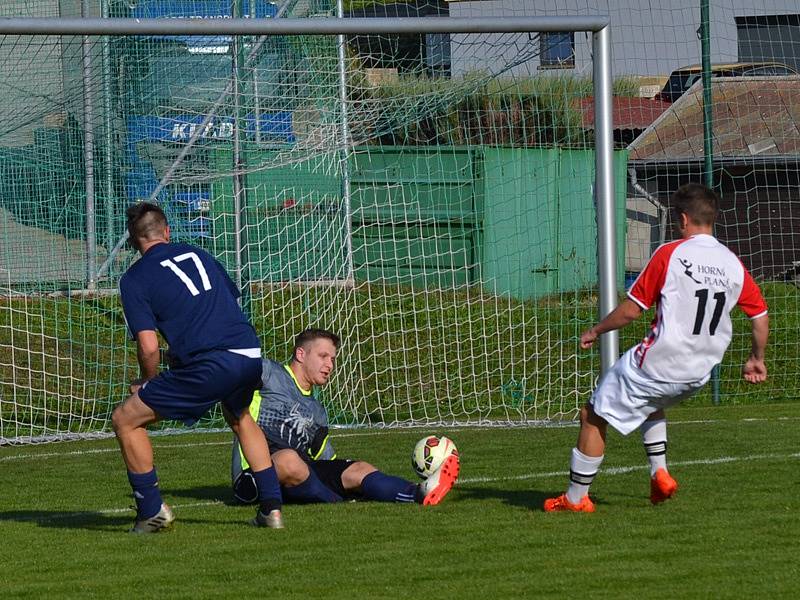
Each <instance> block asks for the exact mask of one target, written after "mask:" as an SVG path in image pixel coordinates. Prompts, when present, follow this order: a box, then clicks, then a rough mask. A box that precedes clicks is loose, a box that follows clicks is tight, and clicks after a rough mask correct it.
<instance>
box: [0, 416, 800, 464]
mask: <svg viewBox="0 0 800 600" xmlns="http://www.w3.org/2000/svg"><path fill="white" fill-rule="evenodd" d="M797 420H800V417H774V418H769V417H763V418H762V417H748V418H744V419H740V420H738V421H736V420H731V419H696V420H689V421H669V426H670V427H673V426H675V425H713V424H717V423H736V422H740V423H760V422H764V421H797ZM577 426H578V423H577V422H575V423H566V424H560V425H559V427H577ZM415 429H416V428H415ZM420 429H422V430H424V428H420ZM434 429H436V430H437V431H439V430H442V429H443V428H442V427H435V428H434ZM454 429H459V430H462V431H497V430H498V428H497V427H483V426H480V425H476V426H474V427H470V426H467V427H458V428H454ZM515 429H516V428H515ZM519 429H524V427H520V428H519ZM529 429H541V428H540V427H530V428H529ZM413 430H414V429H389V428H386V429H378V430H372V431H356V432H349V433H339V432H336V433H334V439H341V438H350V437H370V436H375V435H386V434H388V433H392V432H407V431H413ZM230 443H231V442H230V441H229V440H228V441H221V442H190V443H187V444H153V449H154V450H169V449H172V448H200V447H203V446H229V445H230ZM117 452H119V448H117V447H116V446H113V447H111V448H90V449H87V450H71V451H69V452H41V453H36V454H11V455H9V456H0V463H2V462H8V461H12V460H25V459H29V458H31V459H39V458H53V457H67V456H88V455H91V454H107V453H117Z"/></svg>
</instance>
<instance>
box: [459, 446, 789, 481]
mask: <svg viewBox="0 0 800 600" xmlns="http://www.w3.org/2000/svg"><path fill="white" fill-rule="evenodd" d="M787 458H800V452H795V453H793V454H751V455H749V456H720V457H719V458H703V459H698V460H680V461H670V462H669V466H670V467H690V466H695V465H720V464H726V463H734V462H747V461H757V460H784V459H787ZM649 470H650V465H647V464H643V465H634V466H630V467H608V468H603V467H602V466H601V467H600V471H599V473H598V475H599V476H601V477H603V476H606V475H624V474H626V473H633V472H634V471H649ZM568 475H569V471H549V472H543V473H526V474H524V475H509V476H502V477H470V478H467V479H459V480H458V485H463V484H465V483H492V482H495V481H521V480H526V479H547V478H549V477H566V476H568Z"/></svg>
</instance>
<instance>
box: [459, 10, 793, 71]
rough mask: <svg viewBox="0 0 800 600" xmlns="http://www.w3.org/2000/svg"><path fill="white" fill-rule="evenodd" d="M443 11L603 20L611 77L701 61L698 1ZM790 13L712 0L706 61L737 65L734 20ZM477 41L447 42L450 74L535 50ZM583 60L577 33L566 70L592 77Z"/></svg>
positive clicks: (494, 39)
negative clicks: (608, 42)
mask: <svg viewBox="0 0 800 600" xmlns="http://www.w3.org/2000/svg"><path fill="white" fill-rule="evenodd" d="M449 6H450V15H451V16H453V17H481V16H565V15H592V14H602V15H609V16H610V17H611V41H612V56H613V65H612V68H613V72H614V74H615V76H618V75H653V76H656V75H662V76H665V75H669V73H670V72H671V71H673V70H675V69H677V68H678V67H681V66H684V65H688V64H697V63H699V62H700V40H699V38H698V36H697V29H698V27H699V26H700V2H699V0H663V1H662V2H655V1H653V0H468V1H462V0H451V1H450V2H449ZM797 13H800V2H798V0H759V2H753V0H716V1H714V0H712V2H711V35H712V41H711V53H712V54H711V60H712V62H734V61H736V60H737V54H738V50H737V38H736V21H735V18H736V17H742V16H755V15H775V14H797ZM481 40H482V41H484V42H485V43H484V44H482V45H481V48H478V47H476V45H475V43H474V42H475V36H466V35H454V36H452V38H451V41H452V47H451V54H452V68H453V74H454V75H460V74H463V73H465V72H468V71H475V70H487V71H490V72H492V71H495V70H496V69H497V68H499V67H498V64H501V63H502V64H508V63H509V62H512V61H513V60H514V58H515V57H516V56H517V52H518V51H519V48H524V47H527V48H532V47H533V46H534V44H535V42H529V40H528V35H527V34H521V35H509V34H504V35H491V36H482V37H481ZM495 44H497V45H496V46H495ZM487 48H488V49H489V51H487ZM590 59H591V36H590V35H589V34H584V33H576V34H575V69H574V70H570V72H576V73H579V74H580V73H583V74H587V75H588V74H591V69H592V67H591V64H590ZM538 64H539V63H538V59H534V60H533V61H532V62H531V63H529V64H526V65H520V66H519V67H516V68H514V69H512V70H511V72H512V73H513V74H515V75H523V74H533V73H535V72H536V71H537V70H538Z"/></svg>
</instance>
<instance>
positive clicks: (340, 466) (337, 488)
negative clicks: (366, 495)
mask: <svg viewBox="0 0 800 600" xmlns="http://www.w3.org/2000/svg"><path fill="white" fill-rule="evenodd" d="M354 462H355V461H352V460H345V459H340V458H336V459H333V460H315V461H312V462H310V463H308V468H309V469H311V470H312V471H314V473H315V474H316V476H317V477H318V478H319V480H320V481H321V482H322V484H323V485H324V486H325V487H326V488H328V489H329V490H331V491H333V492H335V493H336V494H339V495H340V496H341V497H342V498H355V497H358V496H359V494H357V493H354V492H348V491H346V490H345V489H344V486H343V485H342V473H344V472H345V471H346V470H347V467H349V466H350V465H352V464H353V463H354Z"/></svg>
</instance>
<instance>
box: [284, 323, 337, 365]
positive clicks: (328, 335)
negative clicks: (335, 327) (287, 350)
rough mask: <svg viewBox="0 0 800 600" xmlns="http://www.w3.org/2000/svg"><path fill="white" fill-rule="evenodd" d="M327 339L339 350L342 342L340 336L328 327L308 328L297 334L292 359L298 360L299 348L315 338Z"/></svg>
mask: <svg viewBox="0 0 800 600" xmlns="http://www.w3.org/2000/svg"><path fill="white" fill-rule="evenodd" d="M319 339H325V340H330V341H331V343H332V344H333V345H334V347H335V348H336V349H337V350H338V349H339V346H341V344H342V340H341V339H339V336H338V335H336V334H335V333H333V332H332V331H328V330H327V329H314V328H310V329H306V330H304V331H301V332H300V333H298V334H297V336H296V337H295V338H294V348H292V360H297V349H298V348H304V347H306V346H307V345H308V344H310V343H311V342H313V341H314V340H319Z"/></svg>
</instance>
